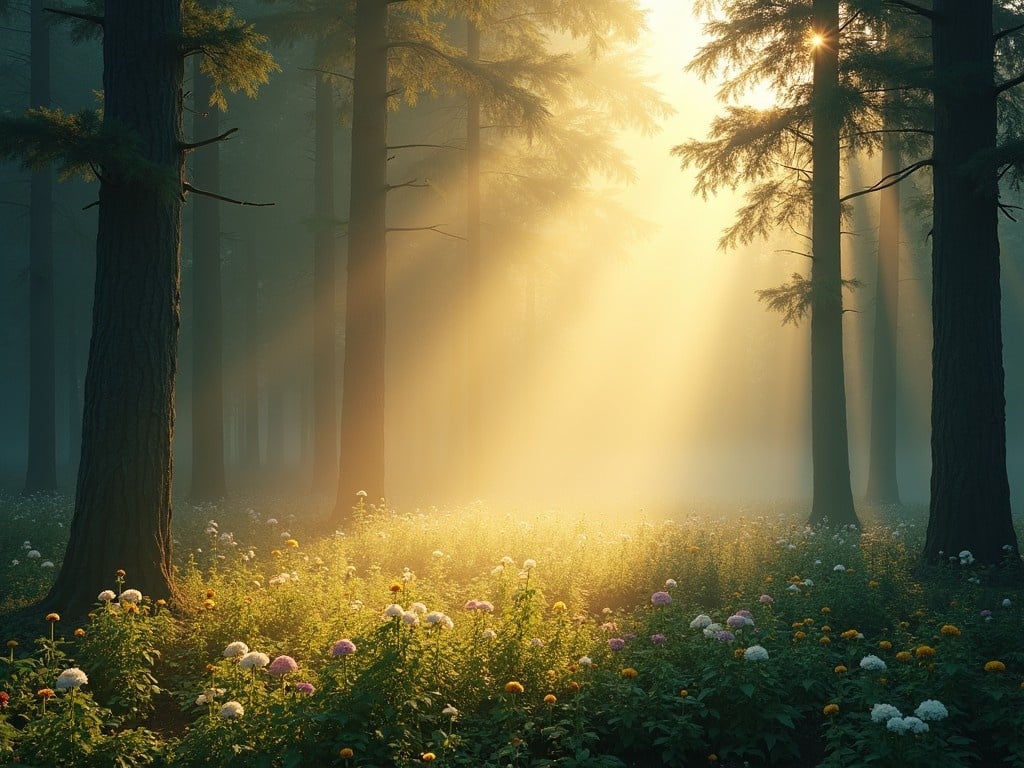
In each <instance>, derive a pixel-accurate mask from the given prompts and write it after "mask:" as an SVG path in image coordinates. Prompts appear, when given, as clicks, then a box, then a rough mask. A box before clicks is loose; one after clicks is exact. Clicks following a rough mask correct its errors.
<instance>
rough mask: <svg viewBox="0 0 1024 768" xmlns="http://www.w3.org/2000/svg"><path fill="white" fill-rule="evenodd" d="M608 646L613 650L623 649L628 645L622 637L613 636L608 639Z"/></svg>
mask: <svg viewBox="0 0 1024 768" xmlns="http://www.w3.org/2000/svg"><path fill="white" fill-rule="evenodd" d="M608 647H609V648H611V649H612V650H613V651H621V650H622V649H623V648H625V647H626V641H625V640H623V639H622V638H621V637H613V638H611V639H610V640H609V641H608Z"/></svg>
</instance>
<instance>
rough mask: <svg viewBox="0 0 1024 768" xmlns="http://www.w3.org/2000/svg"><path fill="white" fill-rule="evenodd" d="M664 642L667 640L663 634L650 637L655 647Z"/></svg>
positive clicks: (659, 633)
mask: <svg viewBox="0 0 1024 768" xmlns="http://www.w3.org/2000/svg"><path fill="white" fill-rule="evenodd" d="M666 640H668V638H667V637H665V636H664V635H663V634H661V632H658V633H657V634H655V635H651V642H652V643H654V644H655V645H661V644H662V643H664V642H665V641H666Z"/></svg>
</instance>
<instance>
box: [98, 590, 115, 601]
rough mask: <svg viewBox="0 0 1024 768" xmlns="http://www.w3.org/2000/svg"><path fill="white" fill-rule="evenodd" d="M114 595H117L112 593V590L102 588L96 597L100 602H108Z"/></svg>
mask: <svg viewBox="0 0 1024 768" xmlns="http://www.w3.org/2000/svg"><path fill="white" fill-rule="evenodd" d="M115 597H117V595H115V594H114V590H112V589H104V590H103V591H102V592H100V593H99V594H98V595H97V596H96V599H97V600H99V601H100V602H101V603H109V602H110V601H111V600H113V599H114V598H115Z"/></svg>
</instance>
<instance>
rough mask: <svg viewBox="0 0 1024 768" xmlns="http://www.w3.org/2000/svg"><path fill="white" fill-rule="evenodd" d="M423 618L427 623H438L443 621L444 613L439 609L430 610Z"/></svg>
mask: <svg viewBox="0 0 1024 768" xmlns="http://www.w3.org/2000/svg"><path fill="white" fill-rule="evenodd" d="M423 620H424V621H425V622H427V624H440V623H441V622H442V621H444V614H443V613H442V612H441V611H431V612H430V613H428V614H427V615H426V616H424V617H423Z"/></svg>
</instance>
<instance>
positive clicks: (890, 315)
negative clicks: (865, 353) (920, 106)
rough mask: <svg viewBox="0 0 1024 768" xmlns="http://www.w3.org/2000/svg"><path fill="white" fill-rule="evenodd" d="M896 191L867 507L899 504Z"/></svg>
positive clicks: (884, 220) (881, 273)
mask: <svg viewBox="0 0 1024 768" xmlns="http://www.w3.org/2000/svg"><path fill="white" fill-rule="evenodd" d="M900 160H901V158H900V150H899V143H898V139H896V138H894V137H891V136H890V137H889V138H887V139H886V140H885V142H884V144H883V146H882V176H883V178H884V177H885V176H886V175H887V174H891V173H896V172H897V171H899V169H900V167H901V165H900ZM899 280H900V187H899V184H893V185H892V186H890V187H886V188H885V189H883V190H882V191H881V192H880V193H879V212H878V272H877V277H876V279H875V284H876V288H875V332H874V339H873V345H872V347H873V352H874V362H873V364H872V369H871V440H870V444H869V456H868V483H867V492H866V494H865V499H866V500H867V501H868V502H869V503H871V504H897V505H898V504H899V503H900V488H899V479H898V477H897V474H896V413H897V411H896V408H895V405H896V403H897V401H898V399H899V396H900V395H899V384H898V380H897V379H898V377H897V362H896V361H897V353H896V328H897V320H898V317H899Z"/></svg>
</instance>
